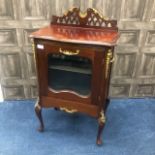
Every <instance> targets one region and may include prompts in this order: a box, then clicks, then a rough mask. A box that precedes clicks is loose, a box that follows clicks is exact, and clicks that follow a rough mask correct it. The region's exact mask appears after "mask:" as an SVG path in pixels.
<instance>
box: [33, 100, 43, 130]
mask: <svg viewBox="0 0 155 155" xmlns="http://www.w3.org/2000/svg"><path fill="white" fill-rule="evenodd" d="M35 113H36V115H37V117H38V119H39V122H40V127H39V128H38V131H40V132H43V131H44V123H43V119H42V113H41V106H40V105H39V103H38V102H37V103H36V104H35Z"/></svg>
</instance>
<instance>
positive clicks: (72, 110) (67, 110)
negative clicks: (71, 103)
mask: <svg viewBox="0 0 155 155" xmlns="http://www.w3.org/2000/svg"><path fill="white" fill-rule="evenodd" d="M60 110H62V111H65V112H67V113H70V114H72V113H75V112H77V110H76V109H71V110H69V109H67V108H64V107H60Z"/></svg>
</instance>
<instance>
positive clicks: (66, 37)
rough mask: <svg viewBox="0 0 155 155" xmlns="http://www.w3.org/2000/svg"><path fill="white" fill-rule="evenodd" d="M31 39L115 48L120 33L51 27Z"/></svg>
mask: <svg viewBox="0 0 155 155" xmlns="http://www.w3.org/2000/svg"><path fill="white" fill-rule="evenodd" d="M30 37H32V38H40V39H47V40H55V41H60V42H70V43H80V44H96V45H107V46H114V45H116V41H117V39H118V32H117V31H115V30H102V29H95V28H82V27H73V26H62V25H50V26H47V27H44V28H41V29H40V30H38V31H36V32H34V33H32V34H31V35H30Z"/></svg>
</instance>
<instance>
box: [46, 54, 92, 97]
mask: <svg viewBox="0 0 155 155" xmlns="http://www.w3.org/2000/svg"><path fill="white" fill-rule="evenodd" d="M91 77H92V64H91V60H89V59H88V58H84V57H80V56H66V55H62V54H49V55H48V86H49V88H51V89H53V90H55V91H66V90H67V91H73V92H75V93H78V94H79V95H85V96H87V95H89V94H90V91H91Z"/></svg>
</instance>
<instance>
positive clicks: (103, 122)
mask: <svg viewBox="0 0 155 155" xmlns="http://www.w3.org/2000/svg"><path fill="white" fill-rule="evenodd" d="M98 123H99V127H98V133H97V140H96V144H97V145H101V144H102V139H101V136H102V131H103V128H104V125H105V116H104V111H103V110H102V111H101V112H100V116H99V118H98Z"/></svg>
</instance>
